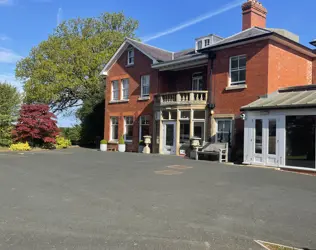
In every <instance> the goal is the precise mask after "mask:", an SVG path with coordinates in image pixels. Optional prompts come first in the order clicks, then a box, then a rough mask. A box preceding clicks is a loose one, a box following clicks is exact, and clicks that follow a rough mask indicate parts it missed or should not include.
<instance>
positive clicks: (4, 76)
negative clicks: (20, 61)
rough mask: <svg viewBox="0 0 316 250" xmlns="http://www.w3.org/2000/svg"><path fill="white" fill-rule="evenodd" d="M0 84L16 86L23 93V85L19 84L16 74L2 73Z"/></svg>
mask: <svg viewBox="0 0 316 250" xmlns="http://www.w3.org/2000/svg"><path fill="white" fill-rule="evenodd" d="M0 82H7V83H10V84H12V85H13V86H15V87H16V88H17V89H18V90H19V91H20V92H22V91H23V86H22V83H21V82H19V81H18V80H17V79H16V78H15V76H14V74H12V73H2V74H0Z"/></svg>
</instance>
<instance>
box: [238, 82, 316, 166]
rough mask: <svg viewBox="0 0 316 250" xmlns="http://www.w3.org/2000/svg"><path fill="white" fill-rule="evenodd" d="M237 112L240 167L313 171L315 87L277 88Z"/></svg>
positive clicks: (315, 118)
mask: <svg viewBox="0 0 316 250" xmlns="http://www.w3.org/2000/svg"><path fill="white" fill-rule="evenodd" d="M241 111H242V112H244V117H245V130H244V164H253V165H266V166H271V167H280V168H287V169H298V170H304V171H316V165H315V150H316V149H315V135H316V133H315V129H316V85H306V86H298V87H289V88H284V89H280V90H279V91H278V92H276V93H273V94H271V95H269V96H267V97H262V98H260V99H258V100H257V101H255V102H253V103H250V104H249V105H246V106H244V107H242V108H241Z"/></svg>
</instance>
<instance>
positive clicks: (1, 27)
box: [0, 0, 316, 126]
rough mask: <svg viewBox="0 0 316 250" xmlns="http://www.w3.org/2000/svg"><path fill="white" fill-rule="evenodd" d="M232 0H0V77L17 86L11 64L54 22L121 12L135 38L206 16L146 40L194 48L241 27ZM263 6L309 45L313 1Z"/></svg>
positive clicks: (275, 24) (70, 120) (271, 19)
mask: <svg viewBox="0 0 316 250" xmlns="http://www.w3.org/2000/svg"><path fill="white" fill-rule="evenodd" d="M242 2H243V1H238V0H237V1H236V0H199V1H193V0H173V1H170V0H160V1H148V0H136V1H130V0H115V1H106V0H89V1H80V0H0V80H7V81H9V82H11V83H12V84H14V85H16V86H18V87H19V88H20V89H21V84H20V83H19V82H17V81H16V80H15V78H14V69H15V62H16V61H17V60H19V59H20V58H22V57H25V56H27V55H28V53H29V51H30V49H31V48H32V47H33V46H36V45H37V44H38V43H39V42H41V41H42V40H45V39H46V38H47V37H48V35H49V34H50V33H52V31H53V29H54V28H55V27H56V25H57V23H58V22H59V21H61V20H67V19H70V18H75V17H92V16H98V15H99V14H100V13H102V12H105V11H106V12H113V11H122V10H123V11H124V13H125V14H126V15H127V16H130V17H133V18H134V19H137V20H138V21H139V24H140V25H139V29H138V30H137V33H136V34H137V36H138V37H140V38H144V37H148V36H151V35H155V34H157V33H159V32H162V31H165V30H169V29H170V28H173V27H177V26H179V25H181V24H184V23H186V22H188V21H190V20H196V19H197V18H198V17H201V16H204V15H210V16H212V13H216V12H218V11H219V10H221V9H223V8H227V6H232V5H235V6H236V5H237V7H234V8H229V10H227V11H224V12H223V13H221V14H218V15H214V16H212V17H210V18H208V19H205V20H203V21H201V22H198V23H195V24H193V25H191V26H189V27H186V28H184V29H182V30H178V31H176V32H174V33H172V34H168V35H166V36H162V37H160V38H156V39H153V40H151V41H149V42H148V43H149V44H151V45H154V46H158V47H161V48H164V49H167V50H171V51H177V50H181V49H186V48H191V47H193V46H194V38H196V37H200V36H203V35H206V34H210V33H214V34H218V35H220V36H223V37H226V36H230V35H232V34H234V33H237V32H239V31H240V30H241V8H240V5H239V3H242ZM261 2H262V4H263V5H264V6H265V7H266V8H267V9H268V18H267V26H268V27H271V28H284V29H287V30H289V31H291V32H293V33H295V34H297V35H299V36H300V42H301V43H302V44H304V45H306V46H310V45H309V42H310V41H311V40H313V39H316V28H315V13H314V11H315V9H316V1H315V0H301V1H289V0H277V1H276V0H261ZM75 122H76V121H75V118H74V117H73V116H70V117H60V119H59V124H60V125H62V126H69V125H72V124H74V123H75Z"/></svg>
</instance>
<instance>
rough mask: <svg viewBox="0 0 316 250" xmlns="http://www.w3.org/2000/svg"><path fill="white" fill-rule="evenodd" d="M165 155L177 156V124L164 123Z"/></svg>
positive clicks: (163, 147)
mask: <svg viewBox="0 0 316 250" xmlns="http://www.w3.org/2000/svg"><path fill="white" fill-rule="evenodd" d="M162 151H163V154H166V155H174V154H176V122H165V123H163V144H162Z"/></svg>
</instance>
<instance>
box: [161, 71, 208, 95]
mask: <svg viewBox="0 0 316 250" xmlns="http://www.w3.org/2000/svg"><path fill="white" fill-rule="evenodd" d="M206 72H207V66H203V67H197V68H192V69H186V70H180V71H162V72H160V76H161V78H160V83H159V84H160V91H161V93H166V92H175V91H186V90H192V76H193V74H194V73H202V75H203V80H204V89H205V90H206V89H207V88H206Z"/></svg>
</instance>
